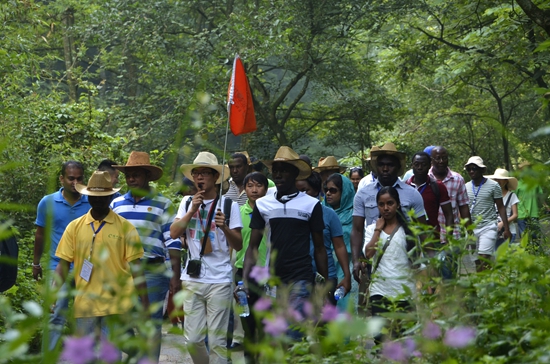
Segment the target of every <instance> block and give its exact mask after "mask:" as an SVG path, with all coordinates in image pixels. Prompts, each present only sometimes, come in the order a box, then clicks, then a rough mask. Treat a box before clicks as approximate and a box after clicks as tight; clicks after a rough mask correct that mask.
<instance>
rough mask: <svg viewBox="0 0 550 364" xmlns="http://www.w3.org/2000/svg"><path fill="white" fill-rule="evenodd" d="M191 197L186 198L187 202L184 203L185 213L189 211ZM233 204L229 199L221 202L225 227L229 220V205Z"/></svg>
mask: <svg viewBox="0 0 550 364" xmlns="http://www.w3.org/2000/svg"><path fill="white" fill-rule="evenodd" d="M192 199H193V197H191V198H188V199H187V201H185V211H187V210H189V205H190V204H191V200H192ZM232 204H233V200H232V199H230V198H225V199H224V200H223V214H224V215H225V225H227V226H229V220H230V219H231V205H232Z"/></svg>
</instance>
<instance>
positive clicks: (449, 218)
mask: <svg viewBox="0 0 550 364" xmlns="http://www.w3.org/2000/svg"><path fill="white" fill-rule="evenodd" d="M441 211H443V215H445V226H453V225H454V222H455V221H454V216H453V206H452V204H450V203H446V204H444V205H441Z"/></svg>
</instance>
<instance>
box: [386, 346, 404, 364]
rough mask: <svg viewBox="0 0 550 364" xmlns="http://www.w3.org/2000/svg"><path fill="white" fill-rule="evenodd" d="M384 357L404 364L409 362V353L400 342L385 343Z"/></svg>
mask: <svg viewBox="0 0 550 364" xmlns="http://www.w3.org/2000/svg"><path fill="white" fill-rule="evenodd" d="M382 356H384V357H385V358H386V359H390V360H393V361H397V362H400V363H404V362H406V361H407V353H406V352H405V348H404V346H403V344H401V343H400V342H398V341H389V342H385V343H384V345H383V347H382Z"/></svg>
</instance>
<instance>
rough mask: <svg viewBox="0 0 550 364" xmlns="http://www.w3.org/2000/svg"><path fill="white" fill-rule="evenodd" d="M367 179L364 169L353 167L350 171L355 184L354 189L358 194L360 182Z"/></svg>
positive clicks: (350, 177)
mask: <svg viewBox="0 0 550 364" xmlns="http://www.w3.org/2000/svg"><path fill="white" fill-rule="evenodd" d="M363 177H365V172H363V167H352V168H350V170H349V179H350V181H351V183H353V188H354V189H355V192H357V188H358V187H359V182H361V180H362V179H363Z"/></svg>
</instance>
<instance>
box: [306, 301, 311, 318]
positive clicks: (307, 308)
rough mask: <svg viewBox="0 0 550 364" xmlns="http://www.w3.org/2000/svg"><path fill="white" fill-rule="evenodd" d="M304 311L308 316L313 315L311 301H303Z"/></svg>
mask: <svg viewBox="0 0 550 364" xmlns="http://www.w3.org/2000/svg"><path fill="white" fill-rule="evenodd" d="M304 313H305V314H306V316H307V317H309V318H311V317H313V305H312V304H311V302H309V301H306V302H304Z"/></svg>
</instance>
